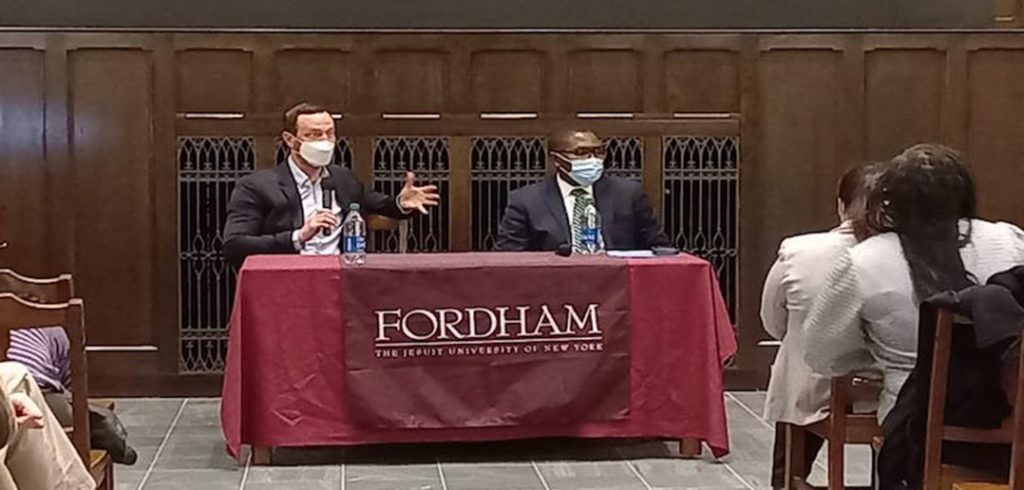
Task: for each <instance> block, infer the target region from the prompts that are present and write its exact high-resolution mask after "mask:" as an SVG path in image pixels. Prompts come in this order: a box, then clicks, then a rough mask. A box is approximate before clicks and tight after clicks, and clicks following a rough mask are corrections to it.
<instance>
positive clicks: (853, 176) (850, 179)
mask: <svg viewBox="0 0 1024 490" xmlns="http://www.w3.org/2000/svg"><path fill="white" fill-rule="evenodd" d="M868 168H869V166H868V165H857V166H855V167H850V168H848V169H847V170H846V172H844V173H843V176H842V177H840V178H839V186H838V188H837V190H836V194H837V195H838V196H839V200H840V201H842V202H843V205H844V206H846V207H849V206H850V205H851V204H853V201H856V200H857V198H858V197H861V196H862V195H863V194H864V178H865V177H866V176H867V174H868Z"/></svg>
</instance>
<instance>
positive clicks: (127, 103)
mask: <svg viewBox="0 0 1024 490" xmlns="http://www.w3.org/2000/svg"><path fill="white" fill-rule="evenodd" d="M68 63H69V70H68V79H69V80H68V84H69V88H70V90H71V100H70V105H71V108H72V109H71V128H70V130H71V135H72V136H71V151H72V159H73V167H74V178H73V186H74V188H73V189H68V194H67V195H68V196H70V197H72V198H73V199H74V200H75V203H76V206H75V211H74V215H73V216H69V217H68V219H73V220H74V221H75V222H76V223H78V226H77V228H76V231H77V232H76V246H75V251H74V252H75V255H74V257H75V271H74V273H75V282H76V286H77V288H78V291H79V293H80V294H81V295H82V297H83V298H87V299H88V303H87V305H88V309H87V311H86V315H87V319H88V325H89V327H90V329H89V343H90V344H106V345H139V344H148V343H150V342H151V341H152V338H153V334H152V329H151V325H152V324H151V315H150V311H151V307H152V297H153V295H154V294H167V293H170V292H169V291H154V290H153V277H152V274H151V268H152V266H153V242H154V240H156V239H158V238H159V239H169V238H171V237H155V236H153V233H152V229H153V228H152V223H153V220H154V219H174V215H173V214H171V213H169V212H168V211H171V210H160V212H159V214H157V213H156V212H154V211H155V210H154V209H152V207H151V199H150V185H151V182H150V172H151V171H152V166H153V165H154V161H153V137H152V134H151V127H152V126H151V125H152V122H153V114H152V111H151V109H150V108H151V103H152V87H153V80H152V67H151V53H149V52H146V51H142V50H134V49H80V50H76V51H72V52H71V53H70V54H69V55H68ZM112 74H116V76H111V75H112ZM167 163H169V162H164V164H167Z"/></svg>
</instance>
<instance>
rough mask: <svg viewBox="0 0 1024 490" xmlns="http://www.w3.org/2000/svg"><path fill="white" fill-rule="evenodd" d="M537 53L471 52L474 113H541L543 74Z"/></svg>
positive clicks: (544, 84)
mask: <svg viewBox="0 0 1024 490" xmlns="http://www.w3.org/2000/svg"><path fill="white" fill-rule="evenodd" d="M545 65H546V63H545V61H544V56H543V53H540V52H538V51H513V50H504V51H489V50H487V51H475V52H473V53H472V55H471V60H470V72H471V74H472V77H473V81H472V83H473V102H474V109H475V110H476V111H477V112H485V113H486V112H541V110H542V107H543V104H544V103H543V101H544V87H546V86H547V83H546V80H547V78H546V77H547V70H546V66H545Z"/></svg>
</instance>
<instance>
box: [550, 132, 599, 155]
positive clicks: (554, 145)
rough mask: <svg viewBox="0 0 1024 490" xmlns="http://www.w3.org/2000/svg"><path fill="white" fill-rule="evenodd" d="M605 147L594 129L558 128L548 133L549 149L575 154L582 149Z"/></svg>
mask: <svg viewBox="0 0 1024 490" xmlns="http://www.w3.org/2000/svg"><path fill="white" fill-rule="evenodd" d="M581 148H582V149H584V152H585V150H589V149H593V148H603V146H602V144H601V138H598V137H597V135H596V134H594V132H593V131H587V130H582V129H558V130H556V131H554V132H552V133H551V134H550V135H548V150H550V151H554V152H558V153H567V154H574V153H577V151H578V150H580V149H581Z"/></svg>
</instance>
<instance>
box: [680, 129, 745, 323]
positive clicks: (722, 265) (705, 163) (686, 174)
mask: <svg viewBox="0 0 1024 490" xmlns="http://www.w3.org/2000/svg"><path fill="white" fill-rule="evenodd" d="M662 141H663V148H664V153H665V154H664V167H663V169H664V170H663V172H664V182H665V200H664V205H663V206H662V218H663V220H664V221H663V224H664V227H665V232H666V233H668V234H669V236H670V237H672V238H673V239H674V240H675V243H676V246H677V247H679V248H680V249H682V250H685V251H687V252H689V253H692V254H694V255H697V256H700V257H703V258H705V259H707V260H708V261H710V262H711V263H712V264H714V266H715V269H716V270H717V272H718V280H719V282H720V283H721V286H722V295H723V297H724V298H725V301H726V304H727V305H728V307H729V314H730V315H731V316H732V318H733V320H735V319H736V301H737V298H738V294H739V289H738V288H739V269H738V264H737V256H738V252H739V156H740V154H739V139H738V138H736V137H695V136H666V137H664V139H663V140H662Z"/></svg>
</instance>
